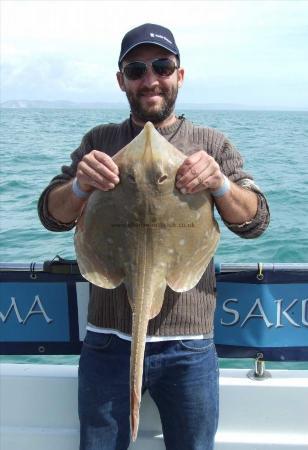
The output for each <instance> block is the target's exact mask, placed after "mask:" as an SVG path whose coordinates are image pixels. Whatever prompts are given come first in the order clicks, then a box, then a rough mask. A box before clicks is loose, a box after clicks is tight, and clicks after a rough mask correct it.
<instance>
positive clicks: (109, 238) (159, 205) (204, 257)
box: [75, 122, 219, 441]
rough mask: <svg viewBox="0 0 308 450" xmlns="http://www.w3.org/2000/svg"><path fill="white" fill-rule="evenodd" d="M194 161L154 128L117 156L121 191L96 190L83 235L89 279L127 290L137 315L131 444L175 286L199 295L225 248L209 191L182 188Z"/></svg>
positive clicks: (80, 253) (80, 243)
mask: <svg viewBox="0 0 308 450" xmlns="http://www.w3.org/2000/svg"><path fill="white" fill-rule="evenodd" d="M185 159H186V156H185V155H184V154H183V153H182V152H180V151H179V150H177V149H176V148H175V147H174V146H173V145H172V144H171V143H169V142H168V141H167V140H166V139H165V138H164V137H162V136H161V135H160V134H159V133H158V132H157V131H156V130H155V128H154V126H153V125H152V123H150V122H147V123H146V125H145V127H144V129H143V130H142V131H141V133H140V134H139V135H138V136H137V137H136V138H135V139H134V140H133V141H131V142H130V143H129V144H128V145H127V146H125V147H124V148H123V149H122V150H120V151H119V152H118V153H117V154H116V155H114V157H113V160H114V162H115V163H116V164H117V165H118V167H119V172H120V183H119V184H118V185H117V186H116V187H115V188H114V189H112V190H110V191H108V192H103V191H99V190H96V191H94V192H93V193H92V194H91V196H90V197H89V199H88V202H87V204H86V206H85V208H84V211H83V214H82V215H81V217H80V219H79V221H78V223H77V228H76V233H75V249H76V255H77V261H78V265H79V269H80V272H81V274H82V275H83V276H84V277H85V278H86V279H87V280H88V281H90V282H91V283H93V284H95V285H97V286H101V287H103V288H106V289H114V288H116V287H117V286H119V285H120V284H121V283H124V285H125V287H126V290H127V294H128V299H129V303H130V306H131V309H132V343H131V359H130V402H131V403H130V405H131V410H130V420H131V437H132V439H133V441H134V440H135V439H136V437H137V432H138V425H139V407H140V401H141V388H142V373H143V359H144V350H145V339H146V334H147V327H148V322H149V320H150V319H152V318H153V317H155V316H156V315H157V314H158V313H159V312H160V310H161V308H162V304H163V300H164V293H165V290H166V287H167V285H168V286H170V288H171V289H173V290H174V291H176V292H183V291H188V290H189V289H192V288H193V287H194V286H195V285H196V284H197V283H198V281H199V280H200V278H201V276H202V274H203V272H204V271H205V269H206V267H207V265H208V263H209V262H210V260H211V258H212V257H213V255H214V252H215V249H216V246H217V244H218V240H219V229H218V225H217V223H216V221H215V219H214V217H213V202H212V197H211V195H210V193H209V192H208V191H206V190H204V191H202V192H200V193H195V194H190V195H189V194H187V195H184V194H182V193H181V192H180V191H179V190H178V189H177V188H176V187H175V177H176V173H177V169H178V168H179V167H180V165H181V164H182V162H183V161H184V160H185Z"/></svg>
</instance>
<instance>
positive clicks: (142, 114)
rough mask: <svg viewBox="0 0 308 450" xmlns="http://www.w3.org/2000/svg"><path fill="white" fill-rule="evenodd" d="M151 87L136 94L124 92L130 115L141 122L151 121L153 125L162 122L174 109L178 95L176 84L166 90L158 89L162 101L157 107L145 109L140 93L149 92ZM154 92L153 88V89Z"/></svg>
mask: <svg viewBox="0 0 308 450" xmlns="http://www.w3.org/2000/svg"><path fill="white" fill-rule="evenodd" d="M151 91H152V90H151V89H147V90H146V89H143V90H142V91H140V92H138V93H137V94H134V93H132V92H131V91H127V92H126V97H127V100H128V102H129V105H130V109H131V112H132V115H133V116H134V117H135V118H136V119H138V120H140V121H141V122H144V123H145V122H148V121H150V122H152V123H153V124H154V125H155V124H158V123H160V122H163V121H164V120H165V119H167V118H168V117H169V116H170V115H171V114H172V112H173V110H174V105H175V101H176V98H177V95H178V87H177V85H175V86H172V87H171V88H170V89H169V90H168V91H164V90H161V89H160V90H159V94H160V95H161V97H162V100H163V101H162V103H161V106H160V108H159V109H154V110H153V108H150V109H146V108H144V106H143V105H142V102H141V100H140V99H141V98H142V94H143V93H146V92H151ZM153 91H154V93H155V90H153Z"/></svg>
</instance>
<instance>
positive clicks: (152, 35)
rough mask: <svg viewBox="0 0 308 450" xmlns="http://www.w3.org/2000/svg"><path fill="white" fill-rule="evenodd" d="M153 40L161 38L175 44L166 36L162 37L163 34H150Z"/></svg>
mask: <svg viewBox="0 0 308 450" xmlns="http://www.w3.org/2000/svg"><path fill="white" fill-rule="evenodd" d="M150 36H151V38H155V37H157V38H159V39H164V40H165V41H167V42H168V43H169V44H171V45H172V44H173V43H172V42H171V41H170V40H169V39H168V38H166V36H162V35H161V34H155V33H150Z"/></svg>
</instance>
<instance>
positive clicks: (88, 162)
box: [76, 150, 120, 192]
mask: <svg viewBox="0 0 308 450" xmlns="http://www.w3.org/2000/svg"><path fill="white" fill-rule="evenodd" d="M76 177H77V179H78V183H79V186H80V189H82V190H83V191H85V192H91V191H93V190H94V189H100V190H101V191H108V190H109V189H113V188H114V187H115V185H116V184H118V183H119V182H120V178H119V169H118V166H117V165H116V164H115V163H114V162H113V160H112V158H111V157H110V156H109V155H107V154H106V153H103V152H101V151H99V150H92V151H91V152H90V153H88V154H86V155H85V156H84V157H83V158H82V160H81V161H80V162H79V163H78V166H77V172H76Z"/></svg>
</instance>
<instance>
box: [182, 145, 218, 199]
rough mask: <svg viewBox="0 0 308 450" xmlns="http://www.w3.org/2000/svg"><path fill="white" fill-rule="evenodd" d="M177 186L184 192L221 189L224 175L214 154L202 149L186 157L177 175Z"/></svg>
mask: <svg viewBox="0 0 308 450" xmlns="http://www.w3.org/2000/svg"><path fill="white" fill-rule="evenodd" d="M176 180H177V182H176V187H177V188H178V189H180V190H181V192H183V193H184V194H186V193H189V194H191V193H194V192H200V191H202V190H204V189H211V190H216V189H219V188H220V187H221V186H222V184H223V182H224V177H223V174H222V172H221V170H220V167H219V165H218V164H217V162H216V161H215V159H214V158H212V156H210V155H208V154H207V153H206V152H205V151H204V150H200V151H198V152H196V153H194V154H193V155H191V156H189V157H188V158H186V159H185V161H184V162H183V164H182V165H181V166H180V167H179V169H178V172H177V176H176Z"/></svg>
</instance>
